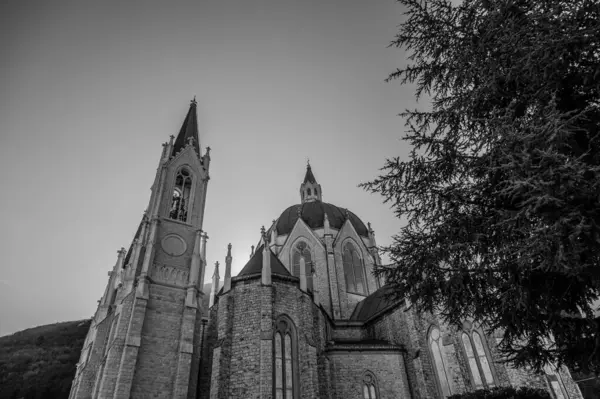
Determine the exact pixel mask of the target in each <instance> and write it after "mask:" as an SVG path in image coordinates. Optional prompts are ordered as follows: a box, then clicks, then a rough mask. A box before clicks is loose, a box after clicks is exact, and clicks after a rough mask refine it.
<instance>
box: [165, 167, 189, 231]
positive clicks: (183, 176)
mask: <svg viewBox="0 0 600 399" xmlns="http://www.w3.org/2000/svg"><path fill="white" fill-rule="evenodd" d="M191 191H192V176H191V175H190V172H189V171H188V170H187V169H185V168H182V169H179V171H178V172H177V175H176V176H175V187H174V188H173V198H172V199H171V209H170V210H169V218H171V219H175V220H180V221H182V222H187V216H188V211H189V207H190V193H191Z"/></svg>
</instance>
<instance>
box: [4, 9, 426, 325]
mask: <svg viewBox="0 0 600 399" xmlns="http://www.w3.org/2000/svg"><path fill="white" fill-rule="evenodd" d="M402 12H403V10H402V8H401V6H400V5H398V4H396V3H395V2H394V1H393V0H327V1H323V0H202V1H201V0H196V1H190V2H183V1H160V2H159V1H139V2H135V1H87V0H78V1H72V2H66V1H62V0H53V1H39V0H29V1H18V0H9V1H3V2H1V4H0V89H1V90H0V134H1V136H0V184H1V187H2V189H1V191H0V193H1V194H0V220H1V221H2V229H1V231H2V233H1V237H0V238H1V240H0V253H1V254H2V260H1V262H0V335H5V334H8V333H12V332H15V331H18V330H21V329H24V328H28V327H33V326H36V325H41V324H46V323H53V322H57V321H67V320H75V319H83V318H89V317H91V316H92V315H93V313H94V311H95V309H96V306H97V302H96V301H97V300H98V299H100V297H101V296H102V293H103V291H104V288H105V286H106V283H107V279H108V276H107V272H108V271H109V270H111V269H112V267H113V265H114V263H115V261H116V258H117V250H118V249H119V248H121V247H125V248H129V245H130V242H131V240H132V238H133V234H134V232H135V229H136V227H137V224H138V223H139V220H140V217H141V215H142V212H143V211H144V208H145V206H146V205H147V202H148V198H149V195H150V186H151V184H152V180H153V178H154V176H155V171H156V167H157V165H158V159H159V156H160V153H161V148H162V147H161V143H163V142H164V141H166V140H168V137H169V135H171V134H176V133H177V131H178V129H179V127H180V126H181V123H182V121H183V118H184V116H185V114H186V112H187V109H188V105H189V101H190V99H191V98H192V97H193V96H194V95H196V96H197V101H198V113H199V115H198V117H199V129H200V141H201V146H202V147H206V146H210V147H211V148H212V152H211V157H212V161H211V165H210V175H211V180H210V183H209V187H208V196H207V204H206V213H205V221H204V223H205V224H204V226H203V228H204V230H205V231H207V232H208V235H209V237H210V239H209V241H208V250H207V256H208V260H209V264H210V265H209V268H208V269H207V271H206V281H210V276H212V271H213V270H212V265H214V262H215V261H217V260H218V261H219V262H220V263H221V264H224V257H225V254H226V247H227V244H228V243H229V242H231V243H232V245H233V273H234V275H235V274H236V273H237V272H238V271H239V270H241V268H242V267H243V266H244V264H245V262H246V261H247V260H248V256H249V252H250V245H252V244H255V243H256V242H257V241H258V239H259V232H260V227H261V225H265V226H267V227H268V225H269V224H270V223H271V221H272V220H273V219H276V218H277V217H278V216H279V215H280V214H281V212H282V211H283V210H284V209H285V208H287V207H288V206H290V205H293V204H297V203H299V202H300V197H299V192H298V190H299V186H300V183H301V182H302V179H303V177H304V173H305V168H306V159H307V158H310V163H311V165H312V167H313V171H314V174H315V176H316V178H317V180H318V182H319V183H320V184H321V185H322V188H323V200H324V201H326V202H330V203H333V204H336V205H338V206H341V207H347V208H349V209H350V210H352V211H353V212H354V213H356V214H357V215H358V216H359V217H360V218H361V219H362V220H363V221H364V222H365V223H366V222H369V221H370V222H371V223H372V225H373V228H374V230H375V232H376V237H377V240H378V243H379V244H388V243H390V240H391V236H392V235H393V234H394V233H396V232H397V231H398V230H399V228H400V226H401V224H400V221H399V220H397V219H395V218H394V216H393V213H392V211H391V210H390V209H389V207H388V206H387V205H384V204H382V201H381V197H379V196H377V195H372V194H368V193H366V192H365V191H363V190H362V189H360V188H358V187H357V184H359V183H360V182H364V181H367V180H369V179H372V178H374V177H375V176H376V175H377V173H378V169H379V168H380V167H381V166H382V165H383V162H384V160H385V158H386V157H393V156H402V157H406V154H407V153H408V148H407V144H405V143H403V142H402V141H401V136H402V134H403V131H404V127H403V120H402V118H400V117H398V116H397V114H398V113H399V112H401V111H402V110H404V109H405V108H407V107H408V108H412V107H415V106H416V103H415V102H414V96H413V90H412V89H411V88H410V87H408V86H401V85H399V84H398V83H385V82H384V79H385V78H386V76H387V75H388V74H389V73H390V72H392V71H393V70H395V68H397V67H402V66H403V65H404V64H405V55H404V53H403V52H402V51H401V50H398V49H394V48H388V47H387V46H388V43H389V42H390V41H391V40H392V39H393V37H394V34H395V33H396V30H397V25H398V23H399V22H400V21H401V18H402ZM223 274H224V272H223V270H221V275H223Z"/></svg>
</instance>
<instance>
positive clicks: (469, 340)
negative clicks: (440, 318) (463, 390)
mask: <svg viewBox="0 0 600 399" xmlns="http://www.w3.org/2000/svg"><path fill="white" fill-rule="evenodd" d="M459 334H460V342H461V345H460V346H461V353H462V354H463V356H464V358H465V360H466V363H467V366H468V369H469V377H470V379H471V383H472V384H473V387H474V388H475V389H482V388H490V387H493V386H496V384H497V381H498V377H497V376H496V370H495V368H494V364H493V363H494V362H493V360H492V359H493V358H492V356H491V352H490V350H489V347H488V343H487V339H486V336H485V334H484V332H483V330H482V329H481V327H479V326H477V325H476V324H474V323H472V322H470V321H465V322H463V328H462V330H460V331H459Z"/></svg>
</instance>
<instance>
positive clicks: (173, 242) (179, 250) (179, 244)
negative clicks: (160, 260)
mask: <svg viewBox="0 0 600 399" xmlns="http://www.w3.org/2000/svg"><path fill="white" fill-rule="evenodd" d="M160 246H161V247H162V249H163V251H165V252H166V253H167V254H169V255H171V256H181V255H183V254H184V253H185V250H186V249H187V244H186V243H185V240H184V239H183V238H181V237H180V236H178V235H177V234H169V235H166V236H165V237H164V238H163V239H162V241H161V243H160Z"/></svg>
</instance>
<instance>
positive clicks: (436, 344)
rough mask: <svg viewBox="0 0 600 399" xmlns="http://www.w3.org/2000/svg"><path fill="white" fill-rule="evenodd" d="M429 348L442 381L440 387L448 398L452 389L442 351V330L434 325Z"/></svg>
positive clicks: (430, 332) (439, 379) (430, 333)
mask: <svg viewBox="0 0 600 399" xmlns="http://www.w3.org/2000/svg"><path fill="white" fill-rule="evenodd" d="M428 341H429V348H430V349H431V355H432V356H433V362H434V366H435V371H436V374H437V377H438V381H439V383H440V389H441V391H442V395H443V397H445V398H447V397H448V396H450V395H452V389H450V382H449V381H448V373H447V365H446V362H445V359H444V353H443V352H442V336H441V334H440V330H439V329H438V328H437V327H435V326H434V327H432V328H431V330H429V339H428Z"/></svg>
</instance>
